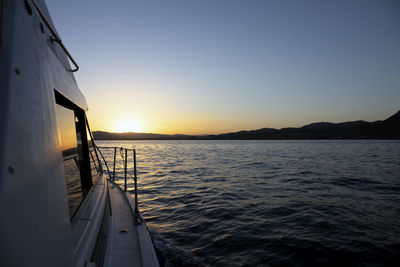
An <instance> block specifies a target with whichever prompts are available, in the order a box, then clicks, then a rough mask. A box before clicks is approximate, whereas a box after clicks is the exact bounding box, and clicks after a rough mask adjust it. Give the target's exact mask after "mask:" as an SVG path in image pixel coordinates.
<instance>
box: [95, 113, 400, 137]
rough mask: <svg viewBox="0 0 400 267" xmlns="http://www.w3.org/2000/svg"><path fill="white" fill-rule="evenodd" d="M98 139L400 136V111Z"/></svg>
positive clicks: (125, 134)
mask: <svg viewBox="0 0 400 267" xmlns="http://www.w3.org/2000/svg"><path fill="white" fill-rule="evenodd" d="M93 135H94V138H95V139H96V140H127V139H135V140H144V139H147V140H194V139H197V140H213V139H216V140H225V139H226V140H230V139H243V140H251V139H400V111H398V112H397V113H396V114H394V115H393V116H391V117H389V118H387V119H386V120H384V121H375V122H366V121H350V122H342V123H330V122H317V123H311V124H308V125H304V126H302V127H300V128H282V129H280V130H277V129H272V128H262V129H258V130H250V131H239V132H234V133H224V134H218V135H205V136H195V135H179V134H175V135H167V134H152V133H108V132H100V131H96V132H93Z"/></svg>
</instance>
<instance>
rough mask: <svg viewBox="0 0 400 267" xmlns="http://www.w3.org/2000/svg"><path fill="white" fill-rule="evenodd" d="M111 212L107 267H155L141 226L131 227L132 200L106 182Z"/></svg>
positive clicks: (153, 253) (146, 235)
mask: <svg viewBox="0 0 400 267" xmlns="http://www.w3.org/2000/svg"><path fill="white" fill-rule="evenodd" d="M108 186H109V196H110V204H111V212H112V216H111V217H112V222H111V229H110V231H111V232H110V236H111V240H110V245H111V250H110V252H109V253H110V254H109V256H110V257H109V258H110V260H109V262H108V265H109V266H121V267H122V266H159V264H158V260H157V256H156V253H155V251H154V247H153V244H152V241H151V238H150V235H149V233H148V230H147V227H146V225H145V224H144V223H141V224H135V221H134V200H133V199H132V197H131V196H130V195H129V193H125V192H123V191H122V189H121V188H120V187H119V186H118V185H117V184H115V183H114V182H112V181H109V180H108Z"/></svg>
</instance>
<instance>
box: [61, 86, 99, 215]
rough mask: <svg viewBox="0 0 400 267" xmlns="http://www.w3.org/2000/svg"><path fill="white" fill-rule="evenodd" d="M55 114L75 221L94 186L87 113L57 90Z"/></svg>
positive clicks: (70, 212) (70, 204)
mask: <svg viewBox="0 0 400 267" xmlns="http://www.w3.org/2000/svg"><path fill="white" fill-rule="evenodd" d="M55 106H56V116H57V126H58V132H59V138H60V144H61V151H62V156H63V163H64V178H65V185H66V191H67V198H68V207H69V214H70V218H71V220H72V218H73V216H74V215H75V213H76V212H77V210H78V209H79V207H80V205H81V203H82V201H83V199H84V198H85V196H86V194H87V193H88V192H89V190H90V188H91V187H92V175H91V168H90V160H89V158H90V156H89V149H88V144H87V133H86V119H85V113H84V111H83V110H82V109H80V108H79V107H77V106H75V105H73V104H72V103H71V102H70V101H68V100H66V99H65V98H63V97H62V96H61V95H60V94H58V93H57V92H56V105H55Z"/></svg>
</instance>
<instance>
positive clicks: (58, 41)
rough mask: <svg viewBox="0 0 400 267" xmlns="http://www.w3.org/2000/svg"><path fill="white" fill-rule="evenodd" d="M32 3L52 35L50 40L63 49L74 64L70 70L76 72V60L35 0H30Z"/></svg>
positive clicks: (77, 67) (77, 68)
mask: <svg viewBox="0 0 400 267" xmlns="http://www.w3.org/2000/svg"><path fill="white" fill-rule="evenodd" d="M32 3H33V5H34V6H35V8H36V10H37V11H38V13H39V16H40V18H41V19H42V21H43V22H44V24H46V26H47V28H48V29H49V30H50V32H51V34H52V35H53V37H54V38H51V39H50V40H51V42H57V43H58V44H59V45H60V46H61V48H62V50H64V52H65V54H67V56H68V58H69V60H71V62H72V63H73V64H74V65H75V69H71V72H76V71H78V70H79V66H78V64H77V63H76V61H75V60H74V59H73V58H72V56H71V54H70V53H69V52H68V50H67V48H66V47H65V46H64V44H63V42H62V41H61V38H60V37H59V36H58V34H57V33H56V31H55V30H54V29H53V27H52V26H51V25H50V23H49V21H48V20H47V18H46V16H45V15H44V14H43V12H42V10H40V8H39V6H38V5H37V4H36V2H35V0H32Z"/></svg>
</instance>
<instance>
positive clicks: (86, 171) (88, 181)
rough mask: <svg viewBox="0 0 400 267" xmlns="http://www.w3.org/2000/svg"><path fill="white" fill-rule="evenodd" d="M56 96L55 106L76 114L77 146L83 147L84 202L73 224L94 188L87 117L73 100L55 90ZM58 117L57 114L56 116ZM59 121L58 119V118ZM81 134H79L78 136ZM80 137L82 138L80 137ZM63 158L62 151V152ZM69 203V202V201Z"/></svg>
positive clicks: (79, 207)
mask: <svg viewBox="0 0 400 267" xmlns="http://www.w3.org/2000/svg"><path fill="white" fill-rule="evenodd" d="M54 94H55V103H54V104H55V105H59V106H61V107H63V108H66V109H69V110H72V111H73V112H74V115H75V117H77V118H78V122H76V121H75V131H76V134H77V138H76V139H77V146H78V147H79V144H80V145H81V148H80V149H81V153H82V162H81V166H80V168H79V173H80V177H81V189H82V200H81V202H80V204H79V205H78V207H77V208H76V210H75V211H74V213H73V214H70V220H71V222H72V221H73V220H74V218H76V217H77V214H78V213H79V210H80V209H81V207H82V206H83V203H85V199H86V197H87V195H88V193H89V192H90V191H91V189H92V188H93V182H92V181H93V178H92V173H91V166H90V158H89V157H90V156H89V153H90V151H89V147H88V140H87V138H88V137H87V133H86V124H87V122H86V115H85V111H84V110H83V109H82V108H80V107H79V106H78V105H76V104H74V103H73V102H72V101H71V100H69V99H68V98H66V97H65V96H64V95H62V94H61V93H60V92H59V91H57V90H56V89H55V90H54ZM56 116H57V114H56ZM56 120H57V118H56ZM78 133H79V134H78ZM79 135H80V136H79ZM78 151H79V148H78ZM61 156H62V151H61ZM63 174H64V175H63V176H64V180H65V178H66V177H65V172H63ZM67 200H68V194H67ZM68 201H69V200H68Z"/></svg>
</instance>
